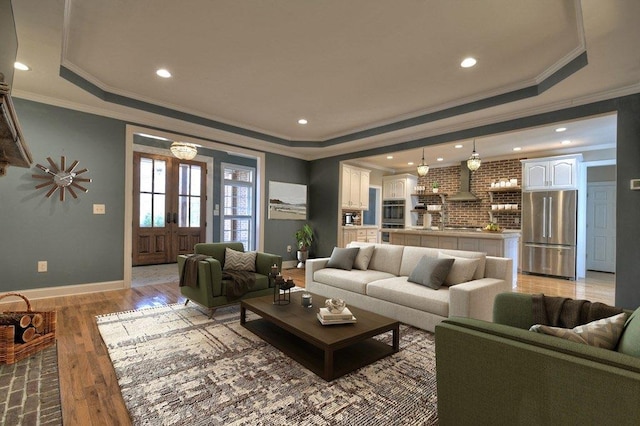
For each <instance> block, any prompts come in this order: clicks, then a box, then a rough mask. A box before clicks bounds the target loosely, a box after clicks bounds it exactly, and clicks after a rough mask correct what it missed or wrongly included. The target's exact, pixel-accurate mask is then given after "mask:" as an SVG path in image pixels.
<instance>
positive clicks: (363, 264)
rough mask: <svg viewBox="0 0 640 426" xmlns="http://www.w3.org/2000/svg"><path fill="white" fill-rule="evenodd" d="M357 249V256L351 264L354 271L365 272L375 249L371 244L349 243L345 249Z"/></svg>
mask: <svg viewBox="0 0 640 426" xmlns="http://www.w3.org/2000/svg"><path fill="white" fill-rule="evenodd" d="M353 247H358V248H359V249H360V250H359V251H358V255H357V256H356V260H355V261H354V262H353V267H354V268H355V269H361V270H363V271H366V270H367V269H368V268H369V262H371V256H373V250H374V249H375V247H374V245H373V244H362V243H358V242H351V243H349V244H347V248H353Z"/></svg>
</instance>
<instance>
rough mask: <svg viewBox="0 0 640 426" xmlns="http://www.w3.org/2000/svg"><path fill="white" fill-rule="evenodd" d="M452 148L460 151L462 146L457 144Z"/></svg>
mask: <svg viewBox="0 0 640 426" xmlns="http://www.w3.org/2000/svg"><path fill="white" fill-rule="evenodd" d="M453 147H454V148H456V149H460V148H462V145H460V144H458V145H454V146H453Z"/></svg>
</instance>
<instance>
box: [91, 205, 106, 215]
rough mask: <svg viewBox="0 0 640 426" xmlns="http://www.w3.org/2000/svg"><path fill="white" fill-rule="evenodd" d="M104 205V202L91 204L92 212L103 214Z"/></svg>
mask: <svg viewBox="0 0 640 426" xmlns="http://www.w3.org/2000/svg"><path fill="white" fill-rule="evenodd" d="M105 211H106V209H105V205H104V204H94V205H93V214H105Z"/></svg>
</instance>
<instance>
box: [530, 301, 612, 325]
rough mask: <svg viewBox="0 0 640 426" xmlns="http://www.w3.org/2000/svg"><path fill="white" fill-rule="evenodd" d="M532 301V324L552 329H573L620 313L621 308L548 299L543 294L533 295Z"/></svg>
mask: <svg viewBox="0 0 640 426" xmlns="http://www.w3.org/2000/svg"><path fill="white" fill-rule="evenodd" d="M532 299H533V322H534V324H543V325H549V326H552V327H562V328H574V327H576V326H578V325H583V324H587V323H590V322H591V321H596V320H599V319H602V318H608V317H610V316H613V315H616V314H619V313H621V312H622V308H616V307H615V306H609V305H605V304H604V303H600V302H590V301H588V300H573V299H568V298H565V297H549V296H545V295H544V294H534V295H533V297H532Z"/></svg>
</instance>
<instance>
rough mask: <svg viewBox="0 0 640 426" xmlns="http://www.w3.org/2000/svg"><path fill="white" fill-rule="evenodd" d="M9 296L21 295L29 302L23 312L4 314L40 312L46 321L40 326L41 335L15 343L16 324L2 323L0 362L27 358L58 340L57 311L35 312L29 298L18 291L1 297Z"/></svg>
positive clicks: (0, 328) (7, 313) (8, 362)
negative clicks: (27, 340) (24, 341)
mask: <svg viewBox="0 0 640 426" xmlns="http://www.w3.org/2000/svg"><path fill="white" fill-rule="evenodd" d="M9 296H17V297H21V298H22V299H23V300H24V301H25V303H26V304H27V310H26V311H22V312H0V317H2V316H3V315H12V314H29V315H33V314H40V315H42V317H43V319H44V321H43V323H42V326H41V327H40V330H39V331H40V333H39V334H40V336H39V337H36V338H35V339H33V340H31V341H29V342H27V343H15V326H13V325H0V364H13V363H15V362H17V361H20V360H21V359H24V358H27V357H29V356H31V355H33V354H35V353H36V352H38V351H41V350H43V349H45V348H48V347H49V346H52V345H53V344H54V343H55V342H56V312H55V311H51V312H34V311H33V310H31V303H30V302H29V299H27V298H26V297H25V296H23V295H21V294H18V293H6V294H3V295H0V299H4V298H5V297H9Z"/></svg>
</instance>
